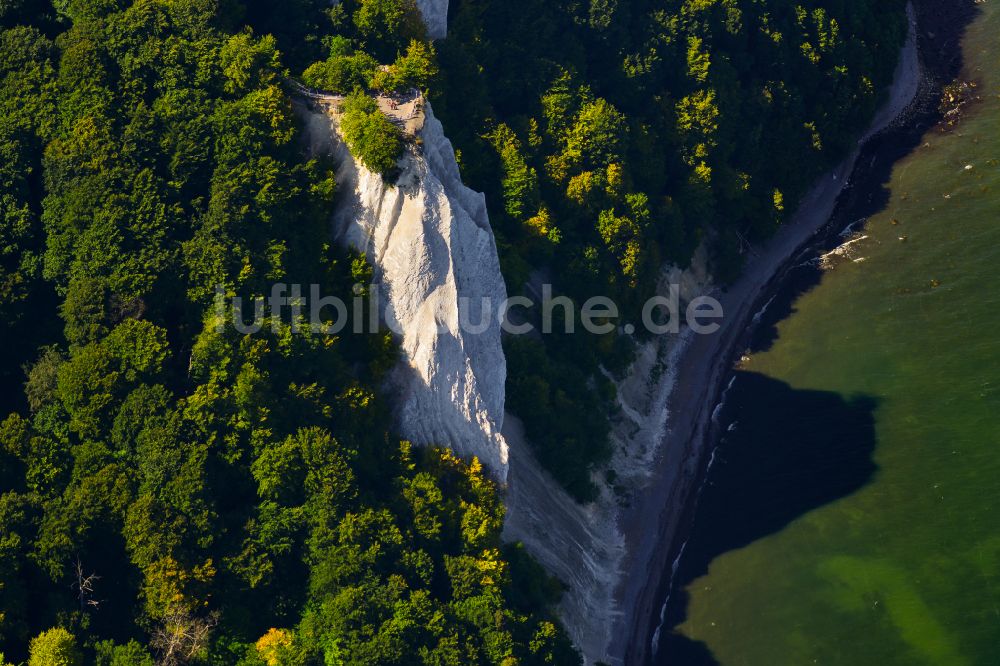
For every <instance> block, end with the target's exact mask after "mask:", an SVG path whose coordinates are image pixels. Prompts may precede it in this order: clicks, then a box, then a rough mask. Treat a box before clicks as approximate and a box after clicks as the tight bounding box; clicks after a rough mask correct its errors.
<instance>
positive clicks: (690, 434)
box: [611, 0, 973, 664]
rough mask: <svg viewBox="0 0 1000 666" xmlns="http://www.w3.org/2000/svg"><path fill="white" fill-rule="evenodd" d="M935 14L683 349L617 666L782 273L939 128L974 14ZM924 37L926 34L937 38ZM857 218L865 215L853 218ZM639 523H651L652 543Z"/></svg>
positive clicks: (665, 571) (657, 625) (665, 585)
mask: <svg viewBox="0 0 1000 666" xmlns="http://www.w3.org/2000/svg"><path fill="white" fill-rule="evenodd" d="M942 4H944V3H936V2H934V0H916V1H915V2H914V3H912V4H911V5H910V7H909V8H908V11H909V12H910V14H909V15H910V35H909V37H908V39H907V43H906V46H904V48H903V49H902V51H901V56H900V63H899V66H898V67H897V72H896V76H895V77H894V80H893V83H892V85H891V86H890V88H889V91H890V94H889V99H888V100H887V102H886V103H885V104H884V105H883V107H882V108H881V109H880V110H879V111H878V112H877V113H876V115H875V117H874V118H873V121H872V124H871V126H870V128H869V130H868V131H866V132H865V133H864V134H863V136H862V139H861V140H859V145H858V147H857V148H856V149H855V150H854V151H853V152H852V154H851V155H849V156H848V157H847V158H846V159H844V160H843V161H842V162H841V163H840V164H839V165H838V166H837V167H836V168H835V169H833V170H831V171H830V172H827V173H826V174H825V175H824V176H822V177H821V178H820V179H819V180H817V183H816V185H814V186H813V188H812V189H811V190H810V191H809V192H808V193H807V194H806V196H805V197H804V198H803V199H802V201H801V202H800V204H799V207H798V209H797V211H796V213H795V215H794V216H793V218H792V219H791V220H790V221H789V222H788V223H787V224H786V225H785V226H783V227H782V228H781V229H780V230H779V232H778V233H777V234H776V235H775V236H774V237H773V238H771V239H770V240H769V241H768V242H767V243H765V244H764V245H762V246H760V248H758V250H759V252H758V253H757V254H756V256H755V257H754V258H753V259H751V260H750V261H749V262H748V264H747V266H745V268H744V271H743V273H742V274H741V276H740V278H739V279H738V280H737V281H736V282H735V283H733V284H732V285H731V286H730V287H729V288H728V289H727V290H726V292H725V293H723V294H721V300H722V301H723V307H724V309H725V312H726V313H727V319H726V320H725V321H726V322H727V324H725V325H724V326H723V328H722V329H721V330H720V331H719V332H717V333H716V334H715V335H712V336H701V337H699V338H697V339H694V340H692V341H691V342H690V344H689V345H688V347H687V348H686V349H685V350H684V352H683V354H682V355H681V358H680V363H679V365H678V367H677V369H676V372H677V382H676V384H675V389H674V390H673V391H672V392H671V394H670V396H669V398H668V401H667V405H666V408H667V409H668V410H669V412H670V414H671V415H672V418H671V421H670V425H669V430H668V432H667V434H666V436H665V437H664V439H663V441H662V443H661V444H660V456H659V459H658V461H657V470H656V472H657V478H658V481H657V482H655V483H653V484H651V485H650V486H649V487H648V488H647V489H646V490H645V491H644V492H643V493H642V494H641V496H639V497H638V498H637V502H636V503H635V505H633V507H631V509H630V510H629V511H628V512H627V515H625V516H624V517H623V521H622V529H623V530H624V532H625V535H626V542H627V544H628V546H629V548H628V554H627V556H626V561H625V563H626V566H625V567H624V568H623V570H624V572H625V575H624V578H623V580H622V581H621V583H620V585H619V588H618V590H617V591H616V600H617V601H618V603H619V608H620V609H621V611H622V612H621V616H620V619H619V621H618V622H617V623H616V624H617V625H618V626H617V628H616V631H615V632H614V635H615V639H614V642H613V645H612V649H611V653H612V654H613V655H614V656H615V657H616V658H617V660H620V661H621V662H622V663H625V664H644V663H648V662H649V661H650V659H651V658H652V656H653V653H652V649H651V648H652V641H653V637H654V635H655V634H657V633H659V632H660V629H661V624H662V620H661V618H662V617H663V613H662V611H663V610H666V601H665V600H666V599H667V598H668V595H669V593H670V591H671V589H670V588H671V582H672V580H671V579H672V575H671V573H670V572H671V571H672V569H673V568H672V567H671V566H670V565H671V562H674V563H675V564H676V563H677V562H678V561H679V558H680V557H681V555H682V551H683V546H684V543H685V542H686V540H687V538H686V537H687V534H688V533H689V532H690V529H691V526H692V522H693V519H694V512H695V508H696V504H697V496H698V491H699V489H700V488H701V486H702V485H703V482H704V480H705V478H706V474H707V467H708V464H707V458H708V456H707V455H706V454H707V453H709V452H710V451H711V450H713V449H714V446H713V443H714V442H716V441H718V437H719V435H720V434H721V433H720V432H719V426H718V424H716V423H714V422H713V418H712V416H713V414H714V413H715V412H716V411H717V409H718V407H719V406H721V404H722V400H723V394H724V391H725V386H726V383H727V380H728V379H729V378H730V377H731V376H732V374H733V371H734V364H735V361H736V360H737V359H738V358H739V355H740V353H741V352H742V350H743V349H745V348H746V345H747V344H748V342H749V339H750V337H751V336H752V335H753V333H754V331H755V330H756V329H757V327H758V325H759V322H760V319H761V317H760V314H761V313H762V311H763V309H764V308H766V307H767V305H768V304H769V303H770V301H771V300H773V298H774V297H775V296H776V295H777V294H778V293H779V292H780V291H781V290H782V289H783V288H785V287H786V286H787V284H786V283H787V278H788V274H789V272H790V271H791V269H792V268H794V266H795V265H797V264H798V263H799V261H800V260H801V259H802V257H803V255H807V254H815V253H816V252H817V251H820V250H821V249H823V248H824V247H827V246H829V245H830V243H831V241H832V239H835V238H837V237H838V235H839V232H840V231H841V230H842V228H843V227H844V226H847V225H848V224H850V220H851V219H853V220H857V219H859V218H863V217H866V216H867V214H868V213H869V212H870V211H868V210H867V209H869V208H871V205H872V203H871V202H872V200H873V198H874V196H875V195H876V194H877V193H878V192H880V191H881V189H882V186H883V184H884V182H885V181H886V180H887V178H888V175H889V173H890V172H891V169H892V167H893V165H894V164H895V163H896V162H897V161H898V160H899V159H901V158H902V157H904V156H905V155H907V154H909V153H910V152H911V151H912V150H913V148H915V147H916V146H917V145H919V139H920V137H921V136H922V135H923V134H924V133H925V132H926V131H927V130H929V129H931V128H932V127H934V126H935V125H936V124H937V123H938V122H939V121H940V119H941V114H940V112H939V109H938V99H939V95H940V91H941V88H942V87H943V86H944V85H945V84H946V83H948V82H949V81H950V80H951V79H952V78H954V77H955V76H956V75H957V74H958V70H959V68H960V62H961V52H960V49H957V48H956V41H957V40H959V39H960V38H961V35H962V34H963V32H964V28H965V26H966V25H967V24H968V19H969V18H970V17H971V16H972V10H973V7H972V2H963V3H956V5H957V6H954V5H950V4H949V5H946V6H943V7H942V6H941V5H942ZM921 26H925V27H929V26H933V28H934V30H935V31H936V34H935V33H929V32H924V31H923V30H921ZM869 157H870V158H871V159H870V160H869V159H868V158H869ZM859 210H860V211H865V212H864V213H862V214H861V215H857V213H858V212H859ZM852 215H853V217H852ZM648 516H656V518H655V521H656V522H655V530H656V533H655V535H652V536H651V535H650V534H649V527H650V525H649V523H650V521H649V520H648V518H647V517H648Z"/></svg>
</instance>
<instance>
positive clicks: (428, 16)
mask: <svg viewBox="0 0 1000 666" xmlns="http://www.w3.org/2000/svg"><path fill="white" fill-rule="evenodd" d="M417 7H418V8H419V9H420V13H421V14H423V17H424V23H426V24H427V34H428V36H430V38H431V39H444V38H445V37H447V36H448V0H417Z"/></svg>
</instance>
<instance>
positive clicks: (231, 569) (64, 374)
mask: <svg viewBox="0 0 1000 666" xmlns="http://www.w3.org/2000/svg"><path fill="white" fill-rule="evenodd" d="M325 4H326V3H303V4H302V6H301V7H296V6H295V3H286V5H288V6H287V7H286V8H287V9H289V10H294V9H299V10H301V16H297V15H296V14H295V12H294V11H289V12H288V13H285V9H284V8H283V9H282V10H281V13H280V15H279V14H277V13H275V14H272V13H271V12H272V8H271V5H270V3H263V2H261V3H259V4H247V5H241V4H239V3H236V2H215V1H214V0H168V1H161V0H142V1H139V2H134V3H133V2H115V1H114V0H80V1H77V0H70V1H69V2H58V3H54V4H53V5H52V6H48V5H46V4H44V3H33V4H17V3H13V4H12V3H9V2H8V3H4V4H3V5H2V8H0V11H2V12H3V13H2V21H3V32H2V35H0V104H2V112H0V132H2V137H0V146H2V149H3V150H4V151H5V154H4V160H3V162H2V164H0V170H2V172H0V173H2V178H0V187H2V192H0V202H2V210H0V269H2V270H0V287H2V292H0V298H2V300H0V308H2V316H0V326H2V327H3V329H2V331H0V336H2V340H3V345H2V346H3V350H2V354H3V358H2V363H3V378H2V381H3V393H2V397H3V400H2V402H3V404H2V408H3V410H4V414H5V417H4V419H3V420H2V424H0V652H3V654H4V655H5V658H4V659H0V662H2V663H4V664H6V663H8V662H10V663H21V662H23V661H24V660H28V663H30V664H31V665H32V666H35V665H38V666H41V665H45V666H53V665H56V664H67V665H71V664H81V663H97V664H106V665H111V664H114V665H115V666H125V665H139V664H152V663H154V660H155V663H161V664H181V663H202V664H207V663H211V664H237V663H238V664H247V665H249V664H320V663H323V664H341V663H343V664H376V663H377V664H415V663H422V664H442V665H443V664H452V665H454V666H458V665H461V664H469V663H484V664H487V663H488V664H512V663H525V664H532V663H537V664H542V663H576V662H577V660H578V657H577V655H576V653H575V652H574V651H573V650H572V648H571V647H570V645H569V644H568V641H567V640H566V638H565V636H564V635H563V634H562V632H561V630H559V629H558V628H557V625H556V624H554V623H553V622H552V621H551V619H550V617H549V615H548V611H547V610H546V609H547V607H548V605H549V604H550V602H551V601H552V600H553V599H554V598H556V596H557V595H558V594H559V587H558V585H555V584H553V583H552V582H550V581H549V580H548V579H547V578H546V577H545V576H544V575H543V574H541V573H540V572H539V570H538V569H537V566H536V565H534V564H533V563H532V562H531V561H530V560H529V559H528V558H527V557H526V556H525V555H523V554H522V553H521V551H520V550H519V549H518V548H517V547H514V546H510V547H503V546H502V545H501V543H500V538H499V533H500V527H501V523H502V519H503V506H502V504H501V501H500V498H499V496H498V495H497V492H496V488H495V487H494V485H493V484H492V483H491V482H490V481H489V480H488V479H487V478H486V477H485V475H484V473H483V471H482V469H481V468H480V466H479V465H478V463H476V462H475V461H460V460H457V459H455V458H454V457H453V456H451V455H450V454H448V453H447V452H445V451H440V450H423V449H420V450H418V449H413V448H411V447H410V445H409V444H407V443H406V442H402V441H400V440H399V438H398V437H394V436H393V434H392V433H391V432H390V430H389V427H390V426H389V424H390V418H389V415H388V410H387V408H386V406H385V404H384V400H383V398H381V397H380V396H379V395H378V387H379V384H380V379H381V376H382V374H383V373H384V372H385V370H386V369H387V368H388V367H389V365H390V364H391V363H392V362H393V360H394V358H395V356H394V354H395V352H394V347H393V343H392V340H391V339H390V338H388V337H384V336H373V335H366V336H360V335H359V336H346V337H341V338H335V337H324V336H316V335H311V334H310V333H309V328H308V327H304V328H303V329H300V330H297V329H296V328H295V327H294V326H293V325H292V324H293V323H294V322H291V321H278V322H271V323H270V325H269V326H268V327H266V328H265V330H264V331H262V332H261V333H259V334H257V335H253V336H249V335H241V334H239V333H237V332H236V330H234V326H233V325H232V324H231V322H230V321H229V319H230V318H229V317H228V315H227V317H225V318H223V319H224V321H219V317H218V315H217V314H216V310H215V290H216V289H217V287H218V286H220V285H221V286H223V287H224V289H225V291H226V292H227V293H229V294H231V295H242V296H246V297H249V296H252V295H256V294H267V293H268V292H269V291H270V288H271V287H270V285H271V284H272V283H274V282H277V281H283V282H294V283H302V284H307V285H308V284H319V285H322V286H323V293H325V294H341V295H343V296H344V297H345V298H349V295H350V294H351V293H352V292H351V290H352V287H353V285H354V284H356V283H361V284H367V283H368V282H370V279H371V272H370V269H369V268H368V267H367V266H366V265H365V263H364V261H363V260H361V259H360V258H358V257H351V256H348V255H345V254H343V253H341V252H338V251H337V250H336V249H335V248H333V247H331V246H330V244H329V241H328V240H327V233H328V223H327V220H328V216H329V210H330V206H331V201H332V197H333V196H334V192H335V190H336V183H335V182H334V180H333V176H332V171H331V166H330V165H327V164H323V163H322V162H317V161H310V160H306V159H305V158H304V157H303V150H302V147H301V145H300V142H299V140H298V135H299V129H298V128H297V126H296V120H295V117H294V115H293V113H292V107H291V103H290V98H289V95H288V94H287V92H286V91H285V90H284V88H283V85H284V84H283V82H284V80H285V79H286V77H287V76H288V74H289V72H290V71H291V70H290V69H289V67H290V66H289V65H286V64H285V56H284V55H283V52H282V50H281V48H279V44H280V43H282V40H283V39H289V37H288V36H289V35H292V34H293V31H294V30H296V29H302V26H303V25H304V26H305V29H307V30H309V31H310V34H311V35H312V36H313V38H314V39H312V40H310V43H311V41H316V42H317V44H316V50H317V52H318V51H319V50H321V49H322V45H321V44H320V43H319V42H320V41H322V37H324V36H327V37H329V36H332V35H333V34H334V33H335V32H336V30H337V29H338V25H340V23H339V22H338V21H339V20H340V17H339V13H340V12H343V11H345V8H347V5H345V6H343V7H338V8H337V12H336V13H337V15H335V16H332V17H331V16H330V15H329V14H330V12H329V8H328V6H325ZM393 4H394V3H391V2H367V3H366V2H363V3H360V4H356V5H354V6H352V7H351V8H352V9H354V16H355V17H357V16H358V15H359V14H361V15H363V13H364V12H368V13H369V14H371V13H372V12H374V13H375V16H376V18H378V16H381V14H384V13H385V12H386V11H387V9H386V8H387V7H388V8H389V9H391V7H392V6H393ZM395 4H398V3H395ZM373 8H374V9H373ZM380 12H381V14H380ZM303 17H305V18H309V19H315V21H313V22H310V21H305V20H304V19H303ZM300 19H303V20H300ZM334 19H337V20H336V21H335V20H334ZM272 20H273V21H274V26H273V27H274V30H273V33H274V35H271V34H269V32H268V31H269V29H270V25H271V23H270V22H271V21H272ZM323 20H325V21H326V22H325V23H323V22H322V21H323ZM348 20H350V15H349V16H348ZM358 22H359V23H363V22H361V21H360V20H358ZM383 27H385V26H382V25H381V24H378V23H377V22H376V24H375V27H374V28H372V29H371V30H370V31H369V33H366V34H367V35H368V36H367V37H366V40H367V41H366V45H367V46H368V47H369V48H372V49H373V50H374V51H375V52H382V51H394V50H395V49H396V48H397V44H396V42H395V41H394V40H395V39H396V38H397V35H396V34H395V33H390V32H386V33H383V32H382V31H381V29H382V28H383ZM388 27H392V26H388ZM321 30H322V31H325V32H324V33H323V34H320V32H319V31H321ZM358 30H360V28H358ZM407 37H408V38H407V42H406V45H409V44H410V43H411V41H412V40H413V39H414V38H411V37H410V36H407ZM295 38H296V39H298V37H295ZM303 44H304V46H303V49H305V48H307V43H306V41H305V40H303ZM336 44H337V42H336V41H334V43H333V45H334V46H336ZM414 49H416V50H419V49H420V47H419V46H417V47H414ZM288 52H289V53H294V49H289V50H288ZM404 55H405V51H404ZM299 56H301V57H302V63H301V64H303V65H304V64H306V62H307V61H308V60H309V58H311V57H313V55H310V54H308V53H301V52H300V53H299ZM295 66H296V68H298V67H299V64H296V65H295ZM348 330H350V329H348ZM8 413H10V415H9V416H6V414H8Z"/></svg>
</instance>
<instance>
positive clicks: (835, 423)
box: [655, 372, 876, 666]
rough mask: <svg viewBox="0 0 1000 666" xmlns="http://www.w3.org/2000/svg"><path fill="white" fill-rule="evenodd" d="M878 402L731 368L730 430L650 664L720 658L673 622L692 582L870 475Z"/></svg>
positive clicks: (690, 665)
mask: <svg viewBox="0 0 1000 666" xmlns="http://www.w3.org/2000/svg"><path fill="white" fill-rule="evenodd" d="M875 407H876V402H875V400H874V399H873V398H870V397H867V396H859V397H854V398H850V399H845V398H843V397H842V396H840V395H838V394H836V393H830V392H825V391H806V390H796V389H793V388H791V387H790V386H788V385H787V384H785V383H784V382H780V381H777V380H775V379H771V378H769V377H766V376H764V375H761V374H757V373H751V372H739V373H737V376H736V383H735V384H734V386H733V389H732V392H731V393H730V398H729V400H728V401H727V408H726V410H725V411H726V413H725V414H724V421H723V423H734V424H735V429H734V430H733V431H732V432H730V433H728V434H727V436H726V437H724V438H723V440H722V442H721V443H720V446H719V448H718V450H717V451H716V460H715V464H714V465H713V467H712V470H711V473H710V474H709V476H708V485H707V486H706V487H705V489H704V490H703V492H702V495H701V498H700V499H699V502H698V508H697V513H696V515H695V520H694V529H693V531H692V533H691V536H690V539H689V541H688V544H687V548H686V549H685V551H684V558H683V559H682V562H681V566H680V568H679V570H678V572H677V578H676V580H675V581H674V588H673V589H674V592H673V595H672V597H671V601H670V605H669V608H668V611H667V613H668V614H667V618H666V620H667V621H666V624H665V627H664V632H663V637H662V639H661V643H660V650H659V657H658V658H657V659H656V660H655V661H656V663H658V664H670V666H703V665H709V664H716V663H717V662H716V661H715V659H714V658H713V657H712V654H711V652H710V650H709V649H708V647H707V646H705V645H704V644H703V643H699V642H697V641H693V640H691V639H689V638H687V637H685V636H683V635H682V634H680V633H678V632H677V631H676V627H678V626H679V625H680V624H681V623H683V622H684V620H685V617H686V612H687V611H686V609H687V605H688V598H687V593H686V592H685V589H686V588H687V586H688V584H690V583H691V582H692V581H694V580H695V579H697V578H699V577H701V576H703V575H704V574H705V573H707V572H708V567H709V565H710V564H711V562H712V561H713V560H714V559H715V558H717V557H718V556H720V555H722V554H723V553H726V552H729V551H731V550H735V549H738V548H742V547H744V546H746V545H749V544H751V543H753V542H754V541H757V540H758V539H761V538H763V537H765V536H768V535H770V534H774V533H776V532H779V531H781V530H782V529H783V528H784V527H786V526H787V525H788V524H789V523H791V522H792V521H793V520H795V519H796V518H798V517H800V516H802V515H804V514H806V513H808V512H810V511H813V510H814V509H816V508H818V507H821V506H823V505H825V504H828V503H830V502H833V501H835V500H838V499H840V498H843V497H846V496H848V495H850V494H852V493H853V492H855V491H857V490H858V489H860V488H861V487H863V486H864V485H865V484H866V483H868V481H869V480H871V478H872V476H873V475H874V473H875V471H876V466H875V463H874V462H873V460H872V455H873V453H874V450H875V420H874V410H875ZM668 628H669V629H668Z"/></svg>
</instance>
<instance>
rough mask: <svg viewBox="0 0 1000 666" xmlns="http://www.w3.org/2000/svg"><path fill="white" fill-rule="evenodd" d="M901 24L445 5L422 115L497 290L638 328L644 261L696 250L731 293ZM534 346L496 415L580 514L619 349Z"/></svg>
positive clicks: (760, 13) (573, 1)
mask: <svg viewBox="0 0 1000 666" xmlns="http://www.w3.org/2000/svg"><path fill="white" fill-rule="evenodd" d="M904 6H905V1H904V0H860V1H851V2H847V1H846V0H520V1H519V2H503V1H500V0H464V1H459V2H455V3H453V6H452V18H451V21H450V25H449V38H448V39H447V40H445V41H444V42H442V43H440V44H439V45H438V47H437V50H438V56H439V61H440V70H441V76H440V81H439V83H438V85H437V88H436V89H435V90H434V91H433V92H434V94H433V99H434V102H435V107H434V108H435V111H436V112H437V114H438V115H439V116H440V117H441V118H442V119H443V122H444V124H445V128H446V129H447V130H448V133H449V138H451V140H452V141H453V142H454V143H455V145H456V147H457V148H458V149H459V152H460V165H461V167H462V170H463V176H464V177H465V179H466V181H467V182H468V183H469V184H470V186H472V187H474V188H476V189H479V190H482V191H484V192H486V195H487V201H488V203H489V205H490V219H491V221H492V223H493V227H494V230H495V233H496V234H497V237H498V244H499V246H500V250H501V256H500V258H501V265H502V267H503V271H504V276H505V278H506V280H507V281H508V288H509V291H510V292H511V293H521V292H522V290H523V286H524V284H525V282H526V281H527V280H528V279H529V277H530V276H531V275H532V273H533V272H537V274H538V275H540V276H544V278H547V279H550V280H551V281H552V282H553V283H554V284H555V287H556V291H557V292H558V291H560V290H561V291H562V292H564V293H565V294H567V295H569V296H571V297H572V298H574V299H576V300H577V301H578V302H583V301H584V300H586V299H587V298H589V297H591V296H594V295H604V296H609V297H611V298H612V299H613V300H614V301H615V302H616V303H617V304H618V306H619V309H620V310H621V312H622V318H623V321H625V322H628V321H631V322H633V323H634V324H638V322H639V316H638V313H639V309H640V308H641V304H642V303H644V302H645V301H646V300H647V299H648V298H649V296H651V295H652V294H653V292H654V290H655V289H656V286H657V281H658V278H659V274H660V269H661V266H662V265H663V262H665V261H670V262H673V263H677V264H679V265H682V266H684V265H686V264H687V263H688V262H689V261H690V259H691V256H692V253H693V251H694V249H695V248H696V247H697V246H698V245H699V244H702V243H704V244H705V245H706V247H708V248H709V249H710V251H711V252H710V255H711V260H712V265H711V269H712V273H713V274H714V275H715V277H716V279H717V280H718V281H719V282H722V283H725V282H727V281H729V280H731V279H732V278H733V277H734V276H735V275H736V274H737V273H738V272H739V269H740V266H741V262H742V255H743V253H744V252H745V251H746V250H747V249H748V247H749V245H750V244H753V243H757V242H759V241H761V240H763V239H766V238H767V237H768V236H769V235H770V234H772V233H773V232H774V230H775V229H776V228H777V226H778V225H780V224H781V223H782V222H783V221H784V220H785V219H786V218H787V217H788V215H790V214H791V213H792V212H794V209H795V205H796V202H797V201H798V199H799V198H800V197H801V196H802V195H803V193H804V192H805V191H806V189H807V188H808V187H809V186H810V185H811V184H812V183H813V181H814V180H815V179H816V178H817V177H818V176H819V174H820V173H822V172H823V171H825V170H826V169H828V168H829V166H831V165H832V164H834V163H836V162H837V161H839V160H840V159H841V158H842V157H843V156H844V155H845V154H846V152H847V151H848V149H849V147H850V146H851V145H852V144H853V143H854V142H855V141H856V139H857V136H858V134H859V133H860V132H861V130H862V129H863V128H864V127H865V126H866V125H867V123H868V122H869V120H870V118H871V116H872V115H873V113H874V111H875V109H876V108H877V106H878V103H879V101H880V98H881V96H882V91H883V90H884V88H885V87H886V86H887V85H888V83H889V82H890V81H891V79H892V74H893V72H894V69H895V65H896V60H897V53H898V52H899V49H900V47H901V46H902V43H903V41H904V39H905V36H906V23H905V15H904ZM535 310H536V312H537V310H538V309H537V308H536V309H535ZM637 328H641V327H637ZM543 337H544V338H545V339H544V340H533V339H527V338H524V337H522V338H517V339H515V338H510V339H508V340H507V344H506V352H507V356H508V363H509V365H510V373H509V379H508V386H507V400H508V405H509V406H510V408H511V409H512V411H513V412H514V413H516V414H518V415H519V416H521V417H522V419H523V420H524V421H525V425H526V428H527V433H528V435H529V438H530V439H531V440H532V442H533V443H534V444H535V446H536V450H537V453H538V455H539V458H540V460H541V461H542V463H543V464H545V465H546V466H547V467H548V468H549V470H550V471H551V472H552V473H553V474H554V475H555V476H556V477H557V478H558V479H559V480H560V481H561V482H562V483H563V484H564V485H565V486H566V488H567V489H568V490H569V491H570V492H571V493H572V494H573V495H574V496H575V497H577V498H578V499H580V500H582V501H584V500H588V499H591V498H593V497H594V496H595V494H596V491H597V489H596V487H595V486H594V483H593V481H592V477H593V472H594V470H595V469H597V468H599V467H600V464H601V463H602V462H603V461H605V460H607V458H608V456H609V455H610V449H609V444H608V433H609V425H608V421H609V417H611V418H613V417H614V412H615V397H614V396H615V393H614V387H613V385H612V384H611V383H610V381H609V380H608V379H607V375H609V374H610V375H611V376H616V375H620V374H622V373H623V372H624V371H625V370H626V369H627V367H628V365H629V363H630V361H631V359H632V355H633V354H632V348H633V346H634V342H635V339H633V338H630V337H629V336H625V335H622V334H620V333H611V334H609V335H605V336H587V335H550V336H543ZM602 366H603V369H604V370H605V371H606V372H601V371H600V368H601V367H602Z"/></svg>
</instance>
